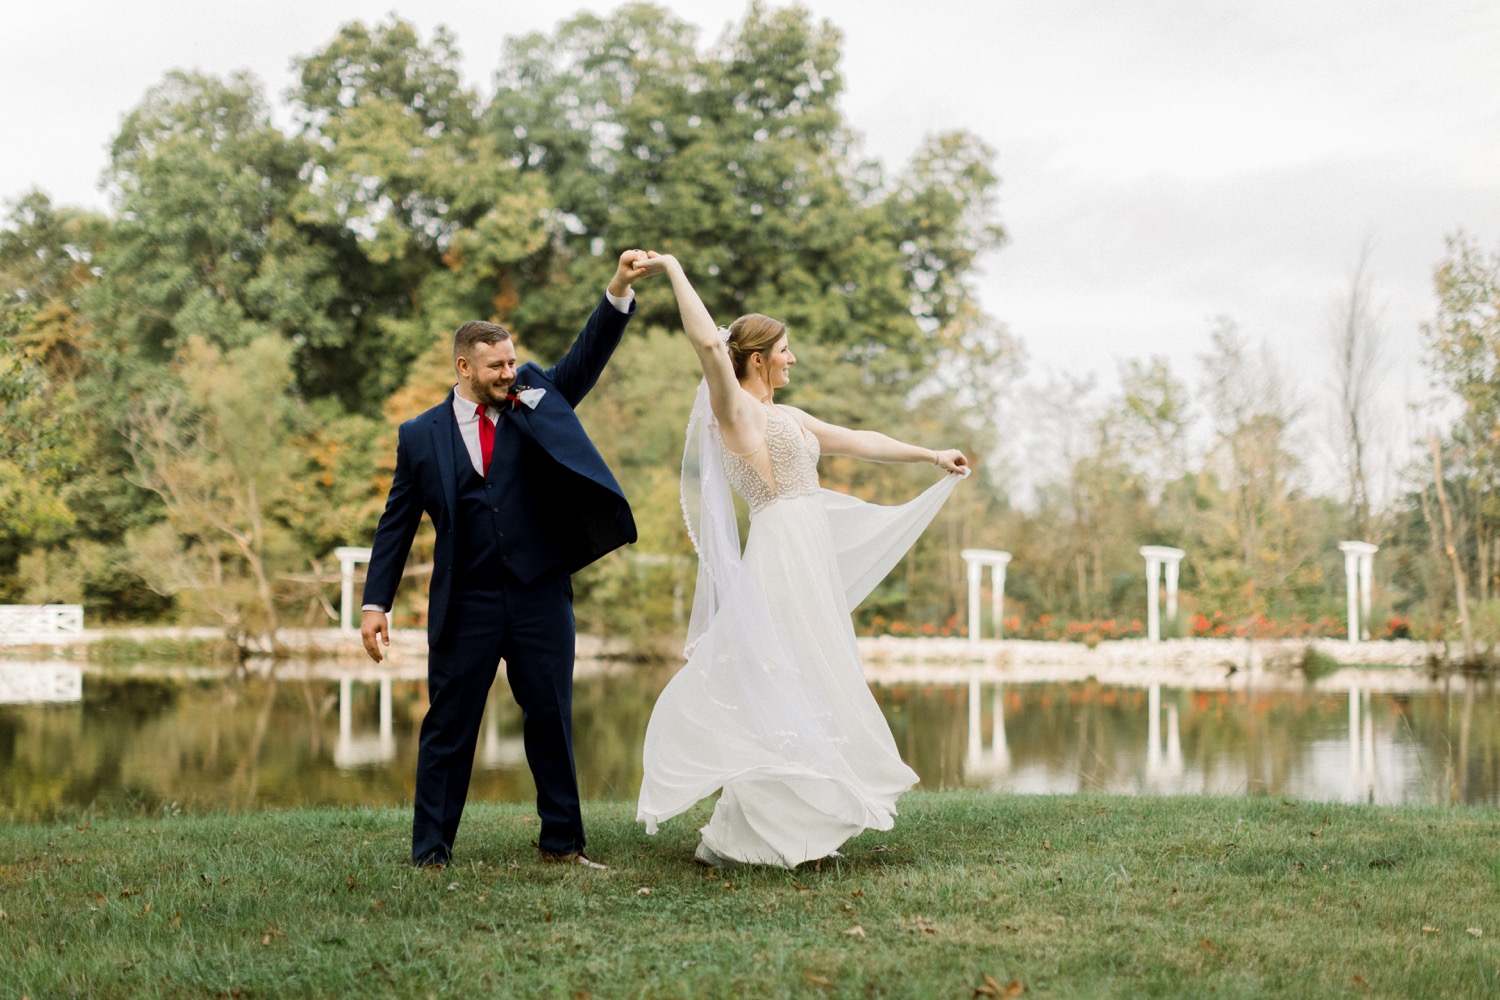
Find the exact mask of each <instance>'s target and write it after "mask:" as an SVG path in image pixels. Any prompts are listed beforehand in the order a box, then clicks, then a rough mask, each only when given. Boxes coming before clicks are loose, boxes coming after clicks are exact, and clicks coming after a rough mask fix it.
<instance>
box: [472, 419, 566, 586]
mask: <svg viewBox="0 0 1500 1000" xmlns="http://www.w3.org/2000/svg"><path fill="white" fill-rule="evenodd" d="M510 419H511V418H510V417H508V416H506V415H505V414H503V413H502V414H501V416H500V419H499V420H498V421H497V422H496V423H495V450H494V451H493V452H492V453H491V457H490V474H489V475H488V476H481V475H480V474H479V473H478V472H476V471H475V470H474V464H473V462H471V461H470V459H469V450H468V448H467V447H466V446H465V445H464V440H463V435H462V434H460V433H459V430H458V421H457V420H454V421H453V425H452V426H453V456H454V459H455V462H454V467H455V468H454V471H455V473H456V475H457V478H458V483H457V491H456V497H457V501H458V509H457V510H456V511H455V514H456V515H457V517H456V523H455V529H456V534H457V538H456V539H455V542H456V544H455V546H454V552H453V582H454V583H455V584H456V585H457V586H458V587H460V588H462V589H478V590H493V589H495V588H497V587H498V586H499V584H500V579H501V575H502V574H505V573H509V574H511V575H512V576H513V577H524V578H526V579H534V578H535V577H537V576H539V575H541V574H542V573H544V572H547V571H548V570H550V569H552V568H553V567H554V566H555V565H556V564H557V563H560V562H561V561H562V555H563V553H562V552H555V554H550V555H544V554H543V553H544V552H545V551H546V550H545V548H543V547H542V546H539V545H538V543H539V542H543V541H544V540H545V538H546V536H547V535H549V534H550V533H551V532H549V531H548V530H547V527H548V525H547V520H548V519H547V516H546V512H545V511H543V510H538V509H537V507H538V498H539V494H538V491H537V490H535V489H528V488H527V484H526V483H525V482H524V479H523V477H524V476H525V474H526V472H527V470H528V469H529V470H533V471H534V470H536V469H537V468H538V466H539V465H540V464H541V463H540V462H538V461H537V459H538V457H539V456H535V455H528V454H527V452H528V451H535V450H537V446H536V445H535V444H533V443H532V442H530V441H528V440H527V439H526V436H525V435H524V434H522V433H521V432H520V431H519V430H517V429H516V428H515V427H512V426H509V424H510ZM517 560H519V564H518V565H514V566H513V565H512V563H513V562H514V561H517ZM549 563H550V565H549Z"/></svg>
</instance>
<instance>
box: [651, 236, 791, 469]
mask: <svg viewBox="0 0 1500 1000" xmlns="http://www.w3.org/2000/svg"><path fill="white" fill-rule="evenodd" d="M645 268H646V271H647V273H648V274H662V273H664V274H666V275H667V277H669V278H670V279H671V280H672V291H673V293H674V294H675V295H676V296H677V308H678V310H679V311H680V312H681V313H682V329H683V332H684V333H686V334H687V337H688V340H689V341H690V342H691V343H692V345H693V350H695V351H697V352H698V363H699V364H700V365H701V366H702V367H703V378H704V379H705V380H706V381H707V382H708V398H709V403H710V404H711V405H712V407H713V411H714V419H716V420H717V421H718V422H719V432H720V433H721V434H723V435H724V438H725V441H726V442H727V443H728V444H729V446H730V447H731V448H735V445H736V441H737V440H745V439H747V438H754V437H758V433H760V432H763V427H760V426H757V421H756V419H755V418H756V417H759V418H760V421H759V423H760V424H763V423H764V421H765V416H764V414H761V413H757V412H756V410H757V409H758V407H756V406H755V405H754V400H752V399H751V398H750V396H749V394H748V393H746V392H745V391H744V390H743V389H741V388H740V383H739V380H738V379H736V378H735V376H734V365H733V364H732V363H731V362H730V360H729V348H728V347H727V346H726V345H725V343H724V342H723V341H722V340H720V339H719V330H718V327H716V326H715V325H714V320H713V317H712V316H710V315H709V314H708V308H707V307H706V306H705V305H704V304H703V300H702V299H700V298H699V297H698V292H697V291H696V290H695V289H694V288H693V285H692V282H690V281H688V278H687V274H686V272H684V271H683V269H682V264H681V262H679V261H678V260H677V258H676V257H673V256H671V255H670V254H655V255H653V256H651V257H650V258H649V259H647V260H646V262H645ZM747 444H748V442H747ZM735 450H739V449H737V448H735ZM746 450H748V447H747V448H746Z"/></svg>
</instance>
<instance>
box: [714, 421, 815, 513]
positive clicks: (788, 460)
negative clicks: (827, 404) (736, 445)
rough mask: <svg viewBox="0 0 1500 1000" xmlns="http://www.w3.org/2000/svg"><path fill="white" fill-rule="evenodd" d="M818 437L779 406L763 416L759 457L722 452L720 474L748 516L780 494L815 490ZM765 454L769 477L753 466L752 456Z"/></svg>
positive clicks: (791, 495)
mask: <svg viewBox="0 0 1500 1000" xmlns="http://www.w3.org/2000/svg"><path fill="white" fill-rule="evenodd" d="M818 455H819V447H818V439H817V438H815V437H813V436H812V435H811V434H809V433H807V432H806V431H805V430H803V429H802V425H801V424H800V423H798V422H797V418H796V417H794V416H792V415H791V414H790V413H788V412H786V410H784V409H782V408H781V407H779V406H772V407H770V409H769V412H768V415H767V417H766V441H765V446H764V448H763V450H762V454H761V455H759V456H754V455H752V456H743V455H736V454H734V453H733V452H731V451H728V450H726V451H725V452H724V475H725V476H726V477H727V478H728V480H729V485H730V486H732V487H734V491H735V492H736V493H738V494H739V495H740V496H741V497H742V498H744V501H745V503H747V504H749V505H750V513H751V515H752V516H753V515H755V514H758V513H759V512H760V511H761V510H762V509H764V508H765V507H766V505H767V504H769V503H771V502H772V501H773V500H778V499H780V498H782V497H801V496H812V495H815V494H816V493H817V492H818V489H819V485H818ZM767 456H769V462H764V461H763V462H762V463H760V464H762V465H767V464H768V465H769V468H770V472H771V479H770V481H769V482H768V481H767V480H766V477H765V475H764V474H763V473H762V472H761V471H760V469H758V468H757V467H756V463H754V461H753V459H754V458H757V457H758V458H761V459H765V458H767Z"/></svg>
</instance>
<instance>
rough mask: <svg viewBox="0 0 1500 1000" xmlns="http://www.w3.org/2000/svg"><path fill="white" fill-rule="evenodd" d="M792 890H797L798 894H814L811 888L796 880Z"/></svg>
mask: <svg viewBox="0 0 1500 1000" xmlns="http://www.w3.org/2000/svg"><path fill="white" fill-rule="evenodd" d="M792 888H793V889H796V890H797V891H798V892H812V887H811V886H806V885H803V884H802V883H801V882H797V881H795V880H794V881H793V882H792Z"/></svg>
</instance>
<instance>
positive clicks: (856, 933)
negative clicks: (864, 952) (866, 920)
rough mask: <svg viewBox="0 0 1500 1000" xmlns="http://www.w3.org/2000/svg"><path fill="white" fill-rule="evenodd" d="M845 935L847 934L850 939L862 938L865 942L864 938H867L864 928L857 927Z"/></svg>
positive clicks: (850, 929)
mask: <svg viewBox="0 0 1500 1000" xmlns="http://www.w3.org/2000/svg"><path fill="white" fill-rule="evenodd" d="M844 933H845V934H847V935H848V936H849V937H856V938H860V939H861V940H863V938H864V936H865V929H864V928H863V927H859V926H855V927H851V928H849V929H848V930H847V931H845V932H844Z"/></svg>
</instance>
